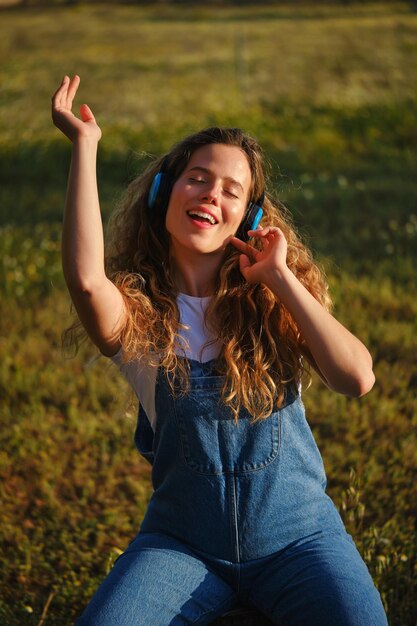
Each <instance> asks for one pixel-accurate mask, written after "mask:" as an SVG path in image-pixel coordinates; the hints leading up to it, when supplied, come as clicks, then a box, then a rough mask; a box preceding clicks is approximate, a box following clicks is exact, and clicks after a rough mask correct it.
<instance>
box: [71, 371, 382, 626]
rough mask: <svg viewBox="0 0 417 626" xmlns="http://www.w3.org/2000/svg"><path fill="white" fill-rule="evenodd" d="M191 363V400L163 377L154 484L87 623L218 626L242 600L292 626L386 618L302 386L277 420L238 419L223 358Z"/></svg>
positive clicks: (143, 447) (144, 428) (153, 439)
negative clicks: (331, 483)
mask: <svg viewBox="0 0 417 626" xmlns="http://www.w3.org/2000/svg"><path fill="white" fill-rule="evenodd" d="M189 364H190V390H189V392H188V393H187V394H186V395H177V394H176V395H175V396H173V395H172V393H171V389H170V386H169V384H168V381H167V379H166V375H165V374H164V373H163V372H162V371H159V373H158V376H157V384H156V396H155V401H156V414H157V423H156V429H155V433H154V432H153V430H152V429H151V427H150V424H149V421H148V419H147V417H146V414H145V413H144V411H143V409H142V408H140V410H139V415H138V424H137V429H136V433H135V443H136V446H137V448H138V449H139V451H140V453H141V454H142V455H143V456H144V457H145V458H146V459H148V461H150V463H151V464H152V483H153V488H154V492H153V495H152V497H151V500H150V502H149V506H148V509H147V512H146V515H145V518H144V520H143V522H142V525H141V529H140V532H139V534H138V535H137V537H136V538H135V539H134V540H133V541H132V542H131V544H130V545H129V547H128V549H127V550H126V552H125V553H124V554H123V555H122V556H121V557H120V558H119V559H118V561H117V562H116V564H115V566H114V568H113V570H112V572H111V573H110V575H109V576H108V578H107V579H106V580H105V581H104V583H103V584H102V585H101V587H100V588H99V590H98V592H97V593H96V595H95V596H94V598H93V600H92V601H91V603H90V605H89V606H88V607H87V609H86V611H85V612H84V614H83V616H82V617H81V618H80V619H79V620H78V621H77V626H81V625H86V624H88V625H93V624H94V625H97V626H98V625H99V624H100V626H116V625H117V626H133V625H138V626H139V625H141V626H156V625H160V626H167V625H168V624H209V623H210V622H211V621H212V620H213V619H214V618H215V617H216V616H217V615H221V614H222V613H223V612H224V611H226V610H229V609H231V608H233V607H234V606H235V605H236V603H237V602H239V603H242V602H243V603H247V604H253V605H257V606H258V608H259V609H261V610H262V611H263V612H265V613H266V614H267V615H268V616H269V617H270V619H271V620H272V621H273V622H274V623H276V624H281V623H282V624H285V626H289V625H294V626H295V625H300V626H302V625H303V624H307V623H308V624H309V625H317V626H333V625H334V626H382V625H384V626H386V624H387V621H386V617H385V613H384V610H383V607H382V603H381V600H380V597H379V594H378V592H377V591H376V589H375V587H374V586H373V583H372V579H371V577H370V575H369V573H368V570H367V568H366V566H365V564H364V563H363V561H362V559H361V557H360V556H359V553H358V552H357V550H356V548H355V546H354V544H353V541H352V539H351V538H350V536H349V535H347V533H346V531H345V529H344V526H343V523H342V520H341V518H340V516H339V514H338V512H337V510H336V508H335V506H334V504H333V502H332V501H331V499H330V498H329V497H328V496H327V495H326V493H325V486H326V477H325V472H324V467H323V462H322V459H321V456H320V453H319V450H318V448H317V445H316V443H315V441H314V438H313V435H312V433H311V430H310V428H309V426H308V424H307V421H306V418H305V414H304V407H303V404H302V401H301V398H300V395H299V393H298V391H297V389H294V388H291V387H288V388H287V390H286V393H285V397H284V402H283V404H282V406H280V407H279V409H276V410H275V411H274V412H273V413H272V414H271V415H270V416H269V417H268V418H267V419H265V420H260V421H259V422H256V423H255V424H253V423H252V422H251V418H250V415H249V414H248V413H247V411H246V410H244V409H242V410H241V412H240V414H239V419H238V422H237V423H235V421H234V420H233V416H232V413H231V411H230V409H228V408H227V407H225V405H224V404H222V403H221V401H220V391H221V388H222V385H223V382H224V379H223V377H221V376H218V375H216V367H215V366H216V362H215V361H209V362H207V363H199V362H197V361H192V360H190V361H189ZM123 607H124V608H123ZM127 607H128V608H127Z"/></svg>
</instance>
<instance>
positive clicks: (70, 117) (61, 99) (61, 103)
mask: <svg viewBox="0 0 417 626" xmlns="http://www.w3.org/2000/svg"><path fill="white" fill-rule="evenodd" d="M79 84H80V77H79V76H77V75H75V76H74V77H73V78H72V79H70V78H69V76H64V78H63V80H62V83H61V85H60V86H59V88H58V89H57V91H56V92H55V93H54V95H53V96H52V120H53V122H54V124H55V126H56V127H57V128H59V130H61V131H62V132H63V133H64V135H66V136H67V137H68V139H70V140H71V141H72V142H75V141H77V140H79V139H83V138H90V139H93V140H95V141H97V142H98V141H99V140H100V139H101V130H100V128H99V126H98V124H97V122H96V120H95V118H94V115H93V113H92V111H91V109H90V107H89V106H88V105H87V104H82V105H81V107H80V114H81V119H79V118H78V117H76V116H75V115H74V113H73V112H72V102H73V100H74V97H75V94H76V93H77V89H78V86H79Z"/></svg>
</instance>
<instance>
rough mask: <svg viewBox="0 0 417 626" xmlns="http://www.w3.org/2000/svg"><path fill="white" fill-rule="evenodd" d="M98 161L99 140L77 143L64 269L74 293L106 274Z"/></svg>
mask: <svg viewBox="0 0 417 626" xmlns="http://www.w3.org/2000/svg"><path fill="white" fill-rule="evenodd" d="M96 159H97V141H95V140H94V139H92V138H89V137H88V138H83V139H80V140H78V141H76V142H74V143H73V152H72V159H71V167H70V172H69V177H68V187H67V197H66V203H65V212H64V220H63V231H62V267H63V271H64V276H65V280H66V282H67V285H68V288H69V289H70V290H71V288H75V289H86V290H88V288H89V287H90V286H91V285H92V284H94V283H96V282H97V281H99V280H101V279H103V278H104V275H105V273H104V242H103V225H102V220H101V214H100V204H99V197H98V189H97V175H96Z"/></svg>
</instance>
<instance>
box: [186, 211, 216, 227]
mask: <svg viewBox="0 0 417 626" xmlns="http://www.w3.org/2000/svg"><path fill="white" fill-rule="evenodd" d="M188 215H198V217H202V218H204V219H206V220H208V221H209V222H210V224H213V225H214V224H217V222H216V220H215V219H214V217H213V216H212V215H209V214H208V213H204V212H203V211H188Z"/></svg>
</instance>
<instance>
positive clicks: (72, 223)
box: [53, 76, 387, 626]
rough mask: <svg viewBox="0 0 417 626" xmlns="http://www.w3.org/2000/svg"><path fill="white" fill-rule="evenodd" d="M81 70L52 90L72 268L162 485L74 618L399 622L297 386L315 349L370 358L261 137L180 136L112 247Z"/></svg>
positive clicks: (361, 379) (358, 386)
mask: <svg viewBox="0 0 417 626" xmlns="http://www.w3.org/2000/svg"><path fill="white" fill-rule="evenodd" d="M78 85H79V78H78V77H77V76H76V77H74V78H73V79H72V80H71V81H70V79H69V78H68V77H65V78H64V80H63V82H62V84H61V86H60V87H59V89H58V90H57V92H56V93H55V95H54V97H53V120H54V123H55V124H56V126H58V128H59V129H60V130H61V131H62V132H63V133H64V134H65V135H67V136H68V137H69V138H70V140H71V141H72V143H73V156H72V162H71V169H70V174H69V183H68V192H67V201H66V208H65V216H64V225H63V240H62V259H63V269H64V275H65V279H66V282H67V285H68V289H69V291H70V294H71V298H72V300H73V302H74V305H75V307H76V310H77V313H78V316H79V319H80V321H81V323H82V325H83V327H84V329H85V331H86V332H87V333H88V335H89V336H90V337H91V339H92V340H93V342H94V343H95V344H96V345H97V347H98V348H99V349H100V351H101V352H102V353H103V354H104V355H106V356H109V357H111V358H112V359H113V360H114V362H115V363H117V364H118V365H119V366H120V369H121V370H122V372H123V373H124V374H125V376H126V377H127V379H128V380H129V382H130V383H131V385H132V386H133V388H134V390H135V391H136V393H137V396H138V399H139V403H140V409H139V415H138V424H137V429H136V433H135V442H136V445H137V447H138V449H139V451H140V452H141V453H142V454H143V456H144V457H145V458H147V459H148V460H149V461H150V462H151V463H152V465H153V468H152V480H153V487H154V492H153V495H152V498H151V500H150V503H149V506H148V509H147V513H146V515H145V518H144V520H143V522H142V525H141V528H140V532H139V533H138V535H137V536H136V538H135V539H134V540H133V541H132V542H131V543H130V545H129V547H128V548H127V550H126V552H125V553H124V554H123V555H122V556H121V557H120V558H119V559H118V561H117V562H116V564H115V566H114V567H113V569H112V571H111V572H110V574H109V576H108V577H107V578H106V579H105V581H104V582H103V583H102V585H101V586H100V588H99V589H98V591H97V592H96V594H95V595H94V597H93V599H92V600H91V602H90V604H89V605H88V607H87V608H86V610H85V611H84V613H83V615H82V616H81V617H80V618H79V620H77V625H78V626H82V625H89V626H91V625H93V624H94V625H97V626H133V625H138V626H139V625H143V626H150V625H152V626H155V625H161V626H167V625H168V624H209V623H210V622H212V621H213V620H214V619H215V618H216V617H217V616H218V615H221V614H222V613H224V612H225V611H227V610H229V609H231V608H233V607H234V606H235V605H236V603H238V602H239V603H246V604H248V605H254V606H256V607H258V608H259V609H260V610H261V611H262V612H264V613H265V614H266V615H267V616H269V618H270V619H271V620H272V621H273V622H274V623H276V624H285V625H286V626H290V625H294V626H295V625H303V624H307V623H308V624H309V625H311V626H312V625H316V626H332V625H334V626H353V625H355V626H371V625H373V626H381V625H383V624H387V621H386V617H385V613H384V610H383V607H382V603H381V600H380V597H379V594H378V592H377V590H376V589H375V587H374V585H373V583H372V579H371V577H370V575H369V573H368V570H367V568H366V566H365V564H364V562H363V561H362V559H361V557H360V555H359V553H358V552H357V550H356V548H355V546H354V543H353V541H352V539H351V537H350V536H349V535H348V534H347V533H346V531H345V529H344V526H343V523H342V521H341V519H340V517H339V514H338V512H337V510H336V508H335V506H334V505H333V503H332V501H331V500H330V498H329V497H328V496H327V495H326V493H325V485H326V478H325V473H324V468H323V464H322V460H321V457H320V454H319V451H318V449H317V446H316V444H315V441H314V439H313V436H312V433H311V431H310V429H309V427H308V425H307V422H306V419H305V415H304V408H303V404H302V402H301V399H300V388H301V384H300V383H301V374H302V372H303V370H304V369H305V367H306V366H307V364H309V365H310V366H311V367H313V368H314V369H315V370H316V371H317V372H318V374H319V375H320V377H321V378H322V379H323V381H324V382H325V384H326V385H327V386H328V387H329V388H330V389H333V390H334V391H336V392H339V393H343V394H347V395H349V396H361V395H363V394H365V393H367V392H368V391H369V390H370V389H371V387H372V386H373V383H374V375H373V373H372V361H371V357H370V355H369V352H368V350H367V349H366V348H365V346H364V345H363V344H362V343H361V342H360V341H359V340H358V339H357V338H356V337H354V336H353V335H352V334H351V333H350V332H349V331H348V330H346V328H344V327H343V326H342V325H341V324H340V323H339V322H338V321H337V320H336V319H335V318H334V317H333V316H332V315H331V314H330V313H329V304H330V301H329V298H328V295H327V287H326V284H325V281H324V278H323V276H322V274H321V273H320V270H319V269H318V267H317V266H316V265H315V264H314V262H313V260H312V258H311V255H310V253H309V251H308V250H307V249H306V248H305V246H304V245H303V244H302V243H301V242H300V240H299V239H298V238H297V236H296V234H295V232H294V230H293V228H292V227H291V225H290V221H289V220H288V218H287V217H286V214H285V210H284V208H283V207H282V206H281V205H279V204H277V203H275V204H274V202H273V201H272V199H271V197H269V196H268V194H265V175H264V166H263V157H262V153H261V151H260V148H259V146H258V144H257V143H256V141H255V140H254V139H252V138H250V137H248V136H247V135H245V134H243V133H242V131H240V130H239V129H222V128H211V129H206V130H203V131H201V132H199V133H196V134H194V135H192V136H190V137H187V138H185V139H184V140H182V141H181V142H180V143H178V144H177V145H176V146H174V147H173V149H172V150H171V151H170V152H169V153H168V154H166V155H164V156H163V157H161V158H160V159H157V160H156V161H154V162H153V163H152V164H151V165H150V167H149V168H148V169H147V171H146V172H145V173H144V174H142V175H140V176H139V177H138V178H137V179H136V180H134V181H133V182H132V183H131V185H130V186H129V189H128V191H127V194H126V197H125V200H124V203H123V204H122V205H121V206H120V207H119V209H118V210H117V211H116V212H115V214H114V215H113V217H112V219H111V222H110V234H109V245H108V251H107V253H106V255H105V253H104V244H103V236H102V223H101V217H100V209H99V201H98V192H97V185H96V175H95V163H96V152H97V144H98V141H99V139H100V137H101V131H100V129H99V127H98V126H97V124H96V122H95V119H94V117H93V114H92V112H91V110H90V109H89V108H88V107H87V105H83V106H82V107H81V119H78V118H77V117H75V116H74V115H73V113H72V111H71V109H72V101H73V98H74V96H75V94H76V91H77V88H78ZM260 217H262V219H261V222H260V224H258V225H257V222H259V219H260ZM236 235H237V236H236Z"/></svg>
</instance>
